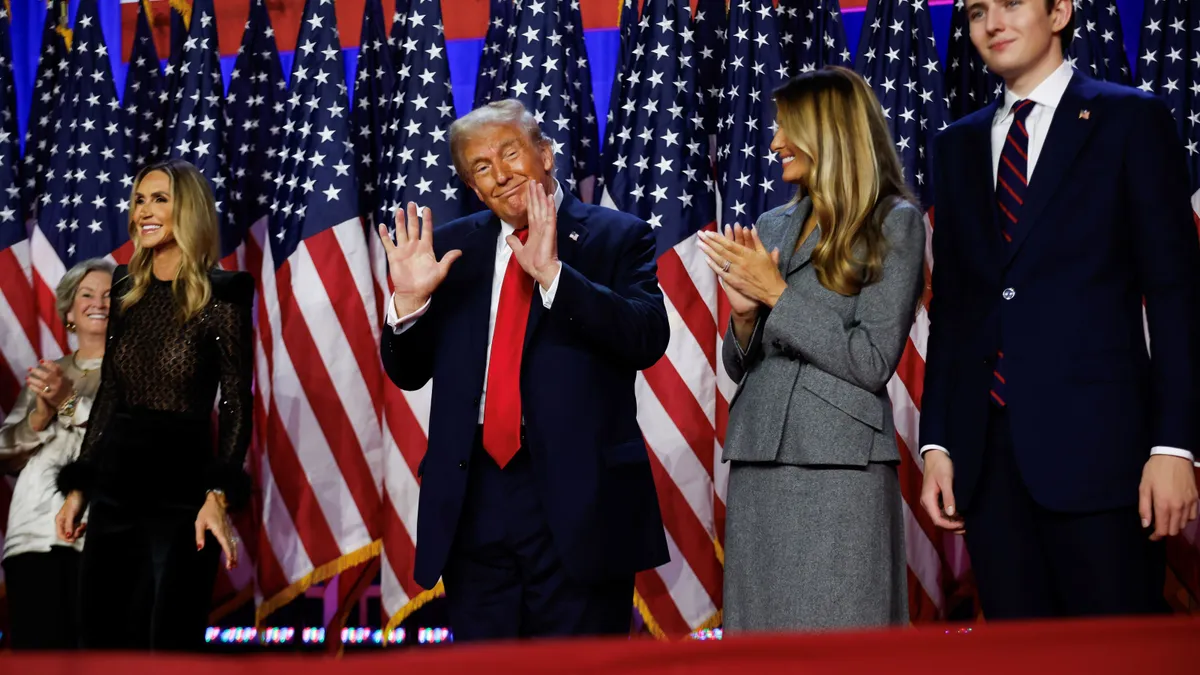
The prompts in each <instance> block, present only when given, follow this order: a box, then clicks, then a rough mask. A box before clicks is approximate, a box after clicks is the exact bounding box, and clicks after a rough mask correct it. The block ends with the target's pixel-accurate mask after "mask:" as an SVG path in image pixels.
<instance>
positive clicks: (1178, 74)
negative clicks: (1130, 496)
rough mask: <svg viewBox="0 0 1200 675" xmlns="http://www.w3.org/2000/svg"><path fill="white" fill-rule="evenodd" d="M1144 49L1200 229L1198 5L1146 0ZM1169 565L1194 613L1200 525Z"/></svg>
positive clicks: (1148, 84) (1146, 78) (1186, 534)
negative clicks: (1179, 146) (1173, 127)
mask: <svg viewBox="0 0 1200 675" xmlns="http://www.w3.org/2000/svg"><path fill="white" fill-rule="evenodd" d="M1140 49H1141V54H1140V55H1139V56H1138V71H1137V79H1136V82H1137V84H1138V86H1139V88H1141V89H1142V90H1143V91H1146V92H1148V93H1153V94H1158V95H1160V96H1162V97H1163V98H1164V99H1165V100H1166V102H1167V105H1169V106H1170V107H1171V111H1172V112H1173V113H1174V114H1175V120H1176V122H1177V123H1178V130H1179V134H1180V136H1181V137H1182V138H1183V142H1184V144H1186V146H1187V153H1188V163H1189V165H1190V168H1191V178H1192V190H1193V192H1192V211H1193V213H1194V214H1195V218H1196V227H1197V228H1200V4H1198V3H1196V2H1195V1H1194V0H1146V6H1145V13H1144V14H1143V16H1142V41H1141V47H1140ZM1193 451H1194V449H1193ZM1197 477H1198V478H1200V473H1198V474H1197ZM1167 561H1168V563H1169V565H1170V569H1171V571H1172V572H1173V573H1174V575H1175V577H1176V578H1177V579H1178V580H1179V581H1180V582H1181V583H1182V585H1183V587H1184V588H1185V589H1186V590H1187V592H1188V594H1189V595H1190V596H1191V607H1193V608H1194V607H1195V606H1196V603H1197V602H1200V522H1198V521H1192V522H1191V523H1190V524H1189V525H1188V526H1187V528H1185V529H1184V531H1183V534H1182V535H1181V536H1179V537H1171V538H1170V539H1168V540H1167Z"/></svg>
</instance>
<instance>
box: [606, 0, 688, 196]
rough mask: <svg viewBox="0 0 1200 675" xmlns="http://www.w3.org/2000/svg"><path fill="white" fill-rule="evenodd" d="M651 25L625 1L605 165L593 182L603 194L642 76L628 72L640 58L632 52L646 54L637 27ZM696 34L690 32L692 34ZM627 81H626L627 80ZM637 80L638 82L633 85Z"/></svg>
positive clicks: (612, 173)
mask: <svg viewBox="0 0 1200 675" xmlns="http://www.w3.org/2000/svg"><path fill="white" fill-rule="evenodd" d="M649 21H650V16H649V14H648V13H647V15H646V16H645V17H643V18H641V19H639V18H638V5H637V3H636V2H635V1H634V0H625V2H624V4H622V5H621V23H620V26H619V31H620V36H621V42H620V45H619V47H618V51H617V72H616V76H615V77H613V82H612V89H611V90H610V92H609V97H608V116H607V117H606V118H605V124H604V130H605V132H606V134H607V135H606V136H605V140H604V147H603V149H602V154H603V157H604V161H603V162H602V164H603V168H602V169H601V175H600V176H599V178H598V179H597V181H596V187H597V188H600V191H601V194H603V188H604V186H605V185H607V184H609V183H611V182H612V179H613V176H615V175H616V173H617V171H618V169H617V166H616V164H615V163H614V162H615V160H616V157H617V155H618V154H619V153H620V151H621V150H622V148H623V147H624V146H625V145H626V144H627V143H628V142H629V140H630V139H629V138H628V136H627V135H624V136H618V135H617V133H618V132H619V131H620V130H621V127H622V125H623V124H624V122H625V118H626V116H627V115H628V111H626V108H627V107H628V108H633V107H634V105H635V104H636V101H635V100H634V98H633V96H630V95H627V94H628V93H629V92H630V91H631V90H632V89H634V88H636V87H637V85H638V84H639V82H640V80H639V79H638V78H641V73H640V72H638V71H635V70H633V69H632V68H630V64H631V63H633V61H634V59H636V58H638V57H639V56H641V54H638V53H636V52H635V51H634V50H635V49H640V50H642V52H643V53H644V52H645V49H646V48H645V47H644V46H640V45H639V46H635V45H638V30H639V29H640V24H645V23H647V22H649ZM694 32H695V31H693V33H694ZM627 74H628V77H629V79H628V80H626V77H627ZM635 80H637V81H635Z"/></svg>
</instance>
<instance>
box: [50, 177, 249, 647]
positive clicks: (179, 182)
mask: <svg viewBox="0 0 1200 675" xmlns="http://www.w3.org/2000/svg"><path fill="white" fill-rule="evenodd" d="M129 233H130V237H131V238H132V240H133V242H134V253H133V257H132V259H131V260H130V261H129V265H128V267H126V266H124V265H122V266H120V267H118V268H117V271H116V273H115V274H114V275H113V286H112V298H113V312H112V314H111V316H110V317H109V322H108V346H107V350H106V355H105V359H104V364H103V366H102V369H101V383H100V391H99V393H98V394H97V398H96V402H95V404H94V406H93V408H92V415H91V420H90V422H89V425H88V429H87V434H86V435H85V436H84V440H83V447H82V450H81V452H80V456H79V459H78V460H77V461H76V462H74V463H72V464H69V465H67V466H66V467H64V468H63V469H62V471H61V472H60V473H59V475H58V486H59V489H60V490H61V491H62V492H63V493H64V494H66V495H67V499H66V503H65V504H64V505H63V507H62V510H61V511H60V512H59V515H58V520H57V524H58V530H59V536H60V537H62V538H63V539H64V540H66V541H68V542H70V541H74V540H75V539H76V538H78V537H79V536H81V535H82V534H83V529H84V527H85V525H84V524H82V523H81V520H82V514H83V512H84V509H85V508H88V507H90V512H89V515H88V523H87V524H86V528H87V544H86V546H84V550H83V560H82V562H81V568H82V570H81V578H80V598H81V617H80V625H81V627H82V632H83V646H84V647H85V648H92V649H101V648H116V649H183V650H190V649H198V648H201V647H203V644H204V629H205V623H206V619H207V615H208V609H209V601H210V599H211V597H212V589H213V584H214V582H215V580H216V573H217V564H218V557H219V555H220V553H221V551H222V550H223V551H224V552H225V557H226V565H227V566H229V567H232V566H234V565H236V564H237V545H236V544H237V542H236V541H235V540H234V538H233V534H232V528H231V526H230V523H229V520H228V518H227V516H226V509H232V508H237V507H238V506H239V505H240V504H241V503H243V502H244V500H245V499H246V498H247V496H248V493H249V480H248V478H247V476H246V474H245V472H244V471H243V470H242V462H243V458H244V457H245V452H246V447H247V445H248V443H249V441H250V425H251V406H252V400H251V375H252V360H253V359H252V357H253V353H252V344H251V306H252V301H253V296H254V283H253V279H252V277H251V276H250V275H249V274H246V273H244V272H233V273H231V272H224V271H221V270H218V269H215V267H214V266H215V265H216V264H217V261H218V255H219V252H218V251H219V249H218V230H217V215H216V208H215V206H214V202H213V196H212V192H211V190H210V188H209V186H208V182H207V181H206V180H205V178H204V177H203V176H202V175H201V174H200V173H199V172H198V171H197V170H196V168H195V167H193V166H192V165H191V164H188V163H187V162H184V161H181V160H168V161H166V162H162V163H159V164H155V165H152V166H149V167H147V168H145V169H143V170H142V172H141V173H139V174H138V176H137V179H136V180H135V181H134V190H133V196H132V200H131V204H130V208H129ZM218 389H219V390H220V393H221V394H220V404H219V406H218V410H219V419H218V424H217V432H216V437H215V438H214V435H213V432H212V426H213V425H212V411H213V400H214V398H215V397H216V395H217V391H218Z"/></svg>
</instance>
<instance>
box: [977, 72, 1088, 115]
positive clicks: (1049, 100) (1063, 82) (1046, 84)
mask: <svg viewBox="0 0 1200 675" xmlns="http://www.w3.org/2000/svg"><path fill="white" fill-rule="evenodd" d="M1074 74H1075V69H1074V68H1072V67H1071V64H1070V62H1068V61H1063V62H1062V65H1060V66H1059V67H1058V68H1056V69H1055V70H1054V72H1053V73H1050V74H1049V75H1048V76H1046V79H1044V80H1042V83H1041V84H1039V85H1038V86H1036V87H1034V89H1033V91H1031V92H1029V95H1028V96H1026V97H1025V100H1029V101H1033V102H1034V103H1036V104H1038V105H1040V106H1045V107H1046V108H1049V109H1050V110H1051V111H1053V110H1054V109H1055V108H1057V107H1058V104H1059V103H1060V102H1062V97H1063V94H1065V93H1066V91H1067V85H1068V84H1070V83H1071V77H1072V76H1074ZM1020 100H1021V99H1020V98H1018V97H1017V95H1016V94H1014V93H1012V92H1011V91H1007V90H1005V92H1004V105H1003V106H1001V107H1000V109H999V110H997V111H996V120H997V121H999V120H1003V119H1004V118H1006V117H1008V114H1009V113H1010V112H1012V107H1013V104H1014V103H1016V102H1017V101H1020Z"/></svg>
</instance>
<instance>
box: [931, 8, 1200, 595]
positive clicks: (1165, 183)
mask: <svg viewBox="0 0 1200 675" xmlns="http://www.w3.org/2000/svg"><path fill="white" fill-rule="evenodd" d="M966 12H967V13H968V16H969V25H970V32H971V41H972V42H973V43H974V44H975V46H976V47H977V48H978V50H979V53H980V54H981V55H982V56H983V60H984V62H985V63H986V64H987V66H988V67H989V68H990V69H991V70H992V71H993V72H995V73H996V74H997V75H999V76H1000V77H1002V78H1003V79H1004V81H1005V86H1006V92H1005V94H1004V96H1003V97H1002V98H1001V99H1000V100H998V101H997V102H995V103H993V104H992V105H990V106H988V107H987V108H984V109H983V110H981V111H979V112H977V113H975V114H972V115H970V116H968V117H966V118H964V119H962V120H961V121H959V122H957V123H956V124H954V125H951V126H950V127H949V128H948V129H946V130H945V131H944V132H943V133H941V134H940V135H939V136H938V138H937V140H936V141H935V143H934V156H935V160H934V172H935V176H934V180H935V194H936V195H937V197H936V199H937V203H936V205H935V213H936V218H937V220H936V225H935V229H934V235H933V256H934V271H933V305H932V311H931V322H932V323H931V329H930V337H929V345H928V351H927V365H926V377H925V389H924V396H923V402H922V411H921V412H922V415H921V446H922V447H921V452H922V455H923V457H924V462H925V478H924V489H923V491H922V498H921V501H922V505H923V507H924V509H925V510H926V511H927V513H928V514H929V516H930V517H931V518H932V519H933V521H934V522H935V523H936V524H937V525H939V526H941V527H944V528H947V529H951V530H954V531H959V532H962V531H964V530H965V536H966V544H967V550H968V552H969V553H970V555H971V561H972V565H973V568H974V571H975V576H976V580H977V583H978V588H979V595H980V601H981V603H982V605H983V613H984V616H985V617H987V618H993V619H1005V618H1035V617H1049V616H1079V615H1096V614H1134V613H1149V612H1156V611H1161V610H1163V609H1165V606H1166V605H1165V602H1164V600H1163V596H1162V590H1163V579H1164V565H1165V556H1164V544H1163V541H1162V539H1163V538H1164V537H1167V536H1173V535H1176V534H1178V533H1179V531H1180V530H1181V529H1182V528H1183V527H1184V526H1185V525H1187V523H1188V522H1189V521H1191V520H1193V519H1195V518H1196V515H1197V498H1196V479H1195V474H1194V471H1193V467H1192V462H1193V459H1195V456H1196V454H1197V453H1200V315H1198V313H1200V242H1198V241H1197V236H1196V228H1195V226H1194V225H1193V220H1192V218H1193V217H1192V211H1191V207H1190V204H1189V198H1190V189H1189V179H1188V167H1187V164H1186V159H1185V154H1184V148H1183V145H1182V143H1181V142H1180V140H1179V138H1178V136H1177V133H1176V125H1175V121H1174V119H1173V118H1172V117H1171V113H1170V111H1169V110H1168V108H1167V107H1166V106H1165V105H1164V104H1163V103H1162V101H1160V100H1159V99H1156V98H1153V97H1151V96H1149V95H1146V94H1143V93H1142V92H1139V91H1137V90H1135V89H1131V88H1126V87H1120V86H1116V85H1113V84H1107V83H1102V82H1097V81H1094V80H1091V79H1089V78H1087V77H1085V76H1084V75H1082V74H1081V73H1079V72H1074V71H1073V70H1072V68H1071V67H1070V65H1069V64H1067V63H1066V62H1065V61H1064V59H1063V51H1064V44H1063V41H1064V39H1069V38H1070V34H1071V27H1070V26H1071V18H1072V17H1071V14H1072V6H1071V2H1070V0H967V3H966ZM1143 302H1144V307H1145V316H1146V324H1145V326H1146V327H1147V328H1148V330H1149V341H1150V347H1149V349H1147V344H1146V333H1145V331H1144V327H1143ZM1151 352H1152V353H1153V357H1151Z"/></svg>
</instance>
